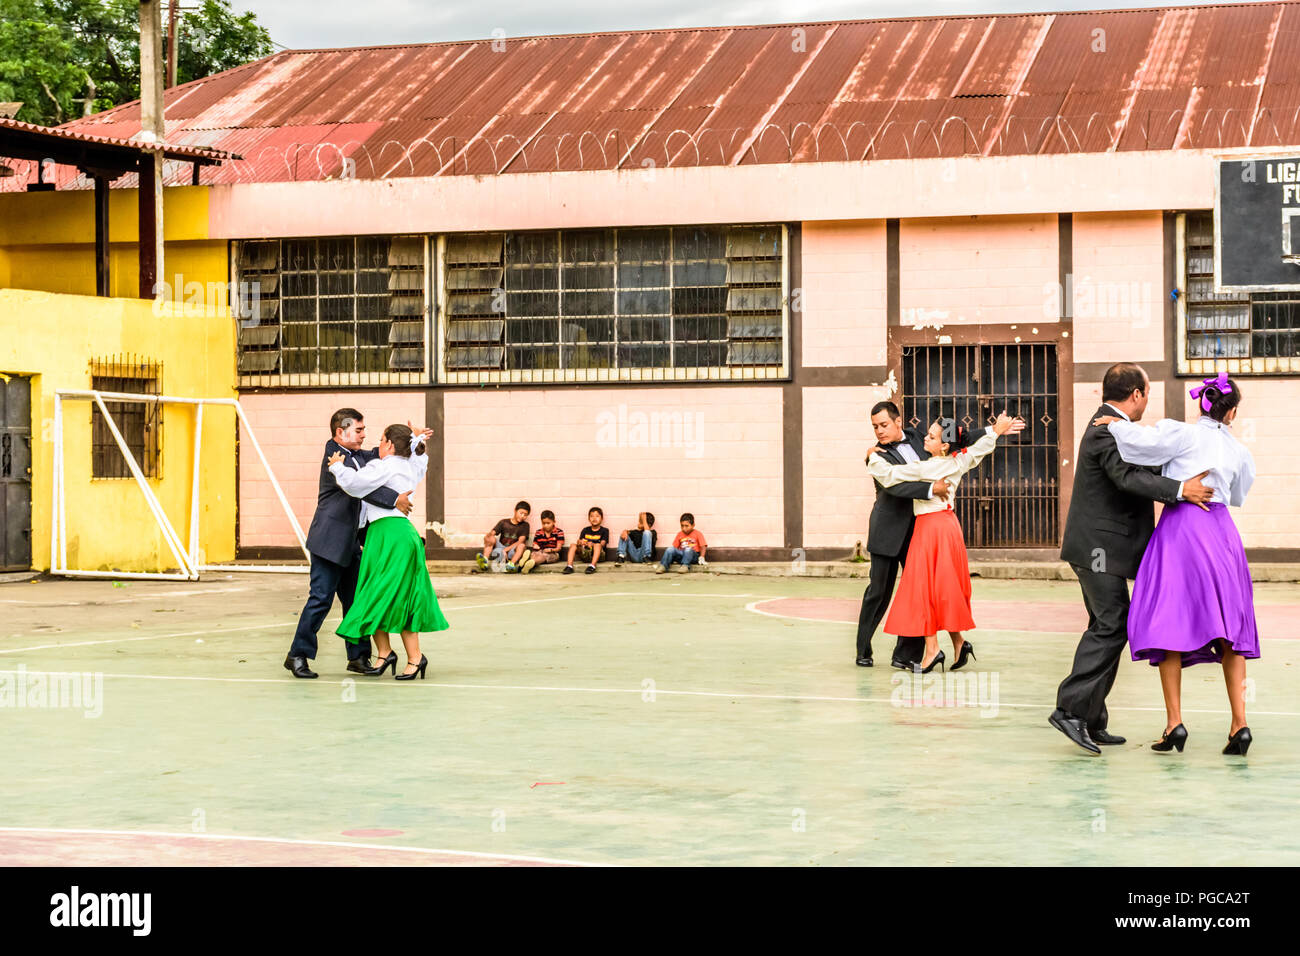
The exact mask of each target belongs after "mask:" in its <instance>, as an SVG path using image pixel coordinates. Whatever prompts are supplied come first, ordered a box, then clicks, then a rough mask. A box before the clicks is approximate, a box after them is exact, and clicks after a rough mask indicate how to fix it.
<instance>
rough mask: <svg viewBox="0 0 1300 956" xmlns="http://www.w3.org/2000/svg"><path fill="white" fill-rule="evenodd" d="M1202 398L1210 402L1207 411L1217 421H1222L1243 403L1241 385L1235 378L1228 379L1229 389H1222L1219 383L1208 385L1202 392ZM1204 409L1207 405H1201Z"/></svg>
mask: <svg viewBox="0 0 1300 956" xmlns="http://www.w3.org/2000/svg"><path fill="white" fill-rule="evenodd" d="M1201 399H1202V400H1203V401H1207V402H1209V405H1210V410H1209V411H1208V412H1205V414H1207V415H1209V416H1210V417H1211V418H1213V419H1214V420H1215V421H1216V422H1221V421H1223V419H1224V418H1225V417H1226V416H1227V414H1228V412H1230V411H1232V410H1233V409H1234V408H1236V407H1237V406H1238V405H1240V404H1241V386H1240V385H1238V384H1237V382H1236V380H1235V379H1231V378H1230V379H1228V390H1227V391H1220V390H1219V387H1218V386H1217V385H1206V386H1205V391H1203V392H1201ZM1201 407H1202V409H1203V408H1204V407H1205V406H1204V405H1202V406H1201Z"/></svg>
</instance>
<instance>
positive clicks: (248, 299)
mask: <svg viewBox="0 0 1300 956" xmlns="http://www.w3.org/2000/svg"><path fill="white" fill-rule="evenodd" d="M235 262H236V274H237V286H236V292H237V294H236V296H235V303H236V314H237V316H238V318H239V372H240V384H241V385H245V386H256V385H314V384H322V383H326V384H350V385H386V384H417V383H423V382H425V381H426V380H427V363H426V349H425V330H426V326H427V324H428V321H427V314H428V309H427V304H426V295H425V268H424V263H425V239H424V237H423V236H344V237H337V238H328V239H271V240H261V241H246V242H241V243H239V245H238V249H237V253H236V257H235Z"/></svg>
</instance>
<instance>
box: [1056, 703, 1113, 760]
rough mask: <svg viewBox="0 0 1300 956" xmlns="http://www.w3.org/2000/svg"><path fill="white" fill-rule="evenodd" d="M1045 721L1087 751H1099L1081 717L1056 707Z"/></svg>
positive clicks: (1096, 752)
mask: <svg viewBox="0 0 1300 956" xmlns="http://www.w3.org/2000/svg"><path fill="white" fill-rule="evenodd" d="M1047 722H1048V723H1049V724H1051V725H1052V726H1053V727H1055V728H1056V729H1057V730H1059V731H1060V732H1061V733H1063V734H1065V736H1067V737H1069V738H1070V739H1071V740H1073V741H1074V742H1075V743H1076V744H1078V745H1079V746H1080V747H1082V748H1083V749H1084V750H1086V751H1088V753H1090V754H1094V755H1095V754H1099V753H1101V748H1100V747H1098V746H1097V745H1096V744H1095V743H1093V742H1092V738H1091V737H1089V736H1088V726H1087V725H1086V724H1085V723H1084V722H1083V719H1082V718H1079V717H1074V716H1072V715H1070V714H1067V713H1066V712H1065V711H1063V710H1061V709H1060V708H1059V707H1058V708H1057V709H1056V710H1054V711H1052V716H1050V717H1048V718H1047Z"/></svg>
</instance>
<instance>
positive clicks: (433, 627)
mask: <svg viewBox="0 0 1300 956" xmlns="http://www.w3.org/2000/svg"><path fill="white" fill-rule="evenodd" d="M449 627H451V625H450V624H449V623H447V619H446V618H445V617H444V616H443V614H442V608H440V607H439V606H438V597H437V595H436V594H434V593H433V582H432V581H430V580H429V569H428V568H427V567H426V566H425V563H424V542H422V541H421V540H420V535H419V533H418V532H417V531H416V530H415V525H413V524H411V522H410V521H408V520H407V519H406V518H403V517H401V516H400V515H398V516H390V517H384V518H379V519H377V520H375V521H372V522H371V523H370V527H369V529H368V530H367V531H366V544H365V547H364V548H363V549H362V551H361V569H360V570H359V571H358V572H357V596H356V598H355V600H353V602H352V607H351V608H350V609H349V610H348V613H347V614H345V615H344V616H343V620H342V622H341V623H340V624H339V628H338V632H337V633H338V635H339V636H340V637H342V638H345V639H347V640H349V641H351V642H352V643H354V644H355V643H358V642H359V641H360V640H361V639H362V638H363V637H367V638H368V637H370V636H371V635H373V634H374V633H375V632H376V631H386V632H387V633H389V634H396V633H398V632H400V631H415V632H416V633H421V634H428V633H431V632H433V631H445V630H447V628H449Z"/></svg>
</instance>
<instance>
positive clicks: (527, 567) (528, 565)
mask: <svg viewBox="0 0 1300 956" xmlns="http://www.w3.org/2000/svg"><path fill="white" fill-rule="evenodd" d="M536 566H537V562H536V561H534V560H533V552H531V551H525V552H524V563H523V564H521V565H519V573H520V574H527V573H528V572H529V571H531V570H532V569H533V568H535V567H536Z"/></svg>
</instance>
